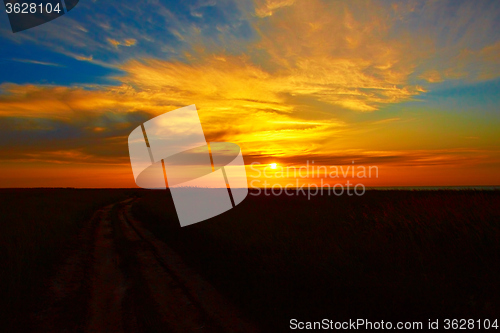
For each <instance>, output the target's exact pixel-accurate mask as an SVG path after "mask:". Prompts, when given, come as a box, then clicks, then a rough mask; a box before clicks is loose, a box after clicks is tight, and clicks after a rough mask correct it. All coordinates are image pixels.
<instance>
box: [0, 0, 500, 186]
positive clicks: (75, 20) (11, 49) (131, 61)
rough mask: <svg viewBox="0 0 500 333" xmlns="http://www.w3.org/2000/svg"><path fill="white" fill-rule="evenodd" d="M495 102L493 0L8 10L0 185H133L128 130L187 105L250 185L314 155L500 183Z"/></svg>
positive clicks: (435, 182) (1, 41) (336, 162)
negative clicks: (227, 145) (37, 16)
mask: <svg viewBox="0 0 500 333" xmlns="http://www.w3.org/2000/svg"><path fill="white" fill-rule="evenodd" d="M499 92H500V2H499V1H495V0H492V1H477V2H476V1H457V0H449V1H436V0H429V1H412V0H405V1H385V0H384V1H356V0H354V1H334V0H307V1H305V0H241V1H228V0H199V1H198V0H197V1H179V0H176V1H157V0H156V1H155V0H152V1H97V0H95V1H89V0H82V1H80V2H79V4H78V5H77V7H75V8H74V9H73V10H71V11H70V12H68V13H67V14H66V15H63V16H62V17H60V18H58V19H56V20H53V21H51V22H48V23H46V24H43V25H40V26H38V27H34V28H32V29H29V30H25V31H21V32H18V33H13V32H12V31H11V28H10V26H9V21H8V18H7V15H6V14H2V15H0V187H136V185H135V182H134V177H133V174H132V169H131V165H130V159H129V154H128V146H127V137H128V135H129V134H130V132H131V131H132V130H133V129H134V128H136V127H137V126H139V125H140V124H141V123H143V122H145V121H147V120H149V119H151V118H153V117H155V116H158V115H160V114H163V113H165V112H168V111H172V110H175V109H178V108H180V107H183V106H187V105H191V104H195V105H196V107H197V109H198V114H199V117H200V120H201V123H202V127H203V130H204V132H205V137H206V140H207V141H208V142H217V141H228V142H234V143H237V144H238V145H239V146H240V147H241V150H242V153H243V157H244V161H245V164H246V165H247V174H248V176H249V179H250V180H252V179H259V180H262V176H261V177H260V178H259V176H258V173H259V172H258V171H257V170H260V171H263V170H264V169H266V170H268V171H269V172H268V173H267V174H268V175H271V177H270V178H271V180H270V182H271V183H273V182H277V183H285V182H289V181H290V179H285V178H284V177H279V176H276V175H275V174H273V172H277V171H279V170H280V169H282V170H283V169H284V168H290V167H294V168H299V167H301V166H304V165H309V164H312V161H314V164H315V165H318V166H319V165H321V166H327V167H328V168H330V167H340V166H343V167H346V168H347V167H348V166H353V167H354V166H356V167H362V166H366V167H368V166H376V167H377V168H378V176H377V177H371V178H363V179H361V180H359V179H358V180H357V182H358V183H359V182H362V183H363V184H364V185H366V186H455V185H456V186H478V185H500V175H499V172H498V171H499V170H500V135H499V133H500V132H499V128H500V109H499V106H500V93H499ZM252 163H260V165H256V164H254V166H253V167H250V165H251V164H252ZM271 163H276V164H277V166H278V168H277V169H274V170H270V169H269V165H270V164H271ZM306 178H307V179H308V180H307V183H317V184H319V183H320V178H324V179H323V181H324V182H326V183H332V182H333V183H338V182H340V183H342V182H345V181H346V179H347V178H344V177H338V178H335V177H331V176H330V175H328V176H327V175H322V176H318V175H317V174H316V175H312V174H310V175H308V177H306ZM304 182H305V180H304Z"/></svg>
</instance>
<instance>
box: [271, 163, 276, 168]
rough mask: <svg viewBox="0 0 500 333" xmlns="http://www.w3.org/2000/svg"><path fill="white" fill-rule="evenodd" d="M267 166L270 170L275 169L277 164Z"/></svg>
mask: <svg viewBox="0 0 500 333" xmlns="http://www.w3.org/2000/svg"><path fill="white" fill-rule="evenodd" d="M269 166H270V167H271V169H276V166H277V164H276V163H271V164H269Z"/></svg>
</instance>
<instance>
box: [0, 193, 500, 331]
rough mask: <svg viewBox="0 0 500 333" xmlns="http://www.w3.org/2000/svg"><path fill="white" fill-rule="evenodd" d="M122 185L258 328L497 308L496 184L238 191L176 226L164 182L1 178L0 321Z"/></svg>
mask: <svg viewBox="0 0 500 333" xmlns="http://www.w3.org/2000/svg"><path fill="white" fill-rule="evenodd" d="M128 196H136V197H139V198H140V200H139V201H138V203H136V204H134V205H133V206H132V213H133V214H134V215H135V217H136V218H137V219H138V220H140V221H142V223H143V224H144V225H145V226H146V227H147V228H149V229H150V230H151V231H152V232H153V233H154V235H155V236H156V237H158V238H159V239H161V240H163V241H164V242H166V243H167V244H168V245H169V246H170V247H171V248H173V249H174V250H175V251H176V252H177V253H178V254H179V255H180V256H181V257H182V258H183V259H184V260H185V262H186V263H187V264H188V265H189V266H191V267H192V268H194V269H195V270H196V271H198V272H199V273H200V275H202V276H203V277H204V278H206V279H207V280H208V281H210V282H211V283H212V284H213V285H214V286H215V288H216V289H217V290H218V291H219V292H221V293H222V294H224V295H225V296H226V297H227V298H229V299H230V300H231V301H233V303H234V304H236V305H237V306H238V307H240V308H241V309H242V310H243V312H244V313H246V314H247V315H248V316H249V317H250V318H251V319H252V320H253V321H254V322H255V323H257V324H258V325H259V326H261V327H262V328H263V331H265V332H267V331H273V332H276V331H287V330H288V327H289V321H290V319H292V318H296V319H298V320H301V321H312V320H321V319H323V318H329V319H332V320H337V321H341V320H345V319H347V320H348V319H353V320H355V319H357V318H364V319H368V320H371V321H381V320H384V321H388V320H412V321H413V320H422V321H424V323H426V322H427V319H437V318H457V319H460V318H472V319H480V318H489V319H496V318H498V317H499V314H500V304H499V299H500V288H499V281H500V192H498V191H465V190H461V191H375V190H373V191H367V193H366V194H365V195H364V196H362V197H356V196H352V197H349V196H341V197H336V196H330V197H327V196H324V197H321V196H316V197H311V200H310V201H308V200H307V197H303V196H294V197H287V196H280V197H273V196H269V197H267V196H264V195H260V196H252V195H249V196H248V197H247V199H245V201H243V202H242V203H241V204H240V205H239V206H237V207H236V208H234V209H233V210H231V211H228V212H227V213H225V214H222V215H220V216H218V217H215V218H213V219H211V220H208V221H204V222H201V223H198V224H195V225H192V226H188V227H184V228H180V226H179V224H178V221H177V217H176V213H175V209H174V206H173V203H172V201H171V198H170V195H169V192H168V191H147V190H74V189H54V190H49V189H33V190H7V189H6V190H0V209H1V224H0V251H1V253H2V256H1V259H0V263H1V267H2V273H1V274H2V275H1V277H0V280H1V281H0V282H1V283H2V296H1V300H0V302H1V308H2V311H1V312H2V316H3V318H2V327H7V328H9V327H10V329H8V330H7V331H22V330H23V328H27V327H30V323H29V322H30V318H31V315H32V313H33V312H36V311H38V310H40V308H43V306H44V302H45V301H46V300H45V297H46V296H47V288H48V287H47V286H48V281H50V279H51V277H52V275H53V272H54V270H55V268H56V267H58V265H60V264H61V263H62V262H63V261H64V259H65V258H66V257H67V256H68V255H69V254H70V253H71V252H72V251H75V249H76V248H78V246H79V238H78V232H79V230H80V229H81V228H82V227H84V226H85V222H86V221H88V220H89V219H90V217H91V216H92V213H93V212H94V211H95V210H96V209H97V208H99V207H102V206H104V205H106V204H108V203H111V202H116V201H119V200H123V199H124V198H126V197H128ZM5 325H7V326H5ZM9 325H10V326H9Z"/></svg>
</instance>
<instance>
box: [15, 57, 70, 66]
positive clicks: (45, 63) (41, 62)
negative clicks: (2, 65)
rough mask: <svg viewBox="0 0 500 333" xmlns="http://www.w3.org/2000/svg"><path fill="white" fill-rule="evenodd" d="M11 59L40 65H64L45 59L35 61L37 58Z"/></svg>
mask: <svg viewBox="0 0 500 333" xmlns="http://www.w3.org/2000/svg"><path fill="white" fill-rule="evenodd" d="M12 61H17V62H23V63H26V64H34V65H42V66H53V67H65V66H63V65H60V64H56V63H53V62H45V61H37V60H29V59H12Z"/></svg>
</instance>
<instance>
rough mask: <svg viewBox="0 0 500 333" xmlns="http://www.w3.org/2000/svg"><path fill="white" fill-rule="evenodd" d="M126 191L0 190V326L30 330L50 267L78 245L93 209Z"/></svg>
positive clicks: (124, 195) (54, 265)
mask: <svg viewBox="0 0 500 333" xmlns="http://www.w3.org/2000/svg"><path fill="white" fill-rule="evenodd" d="M129 193H131V192H130V191H127V190H98V189H96V190H94V189H91V190H86V189H0V253H1V256H0V267H1V272H0V285H1V286H2V288H1V292H0V304H1V305H0V308H1V309H2V310H1V311H0V324H1V326H0V327H2V328H4V329H2V330H3V331H5V332H19V331H24V330H28V329H30V315H31V314H32V313H34V312H35V311H38V310H39V309H40V308H41V307H42V306H43V303H44V302H45V299H44V296H46V295H45V292H46V289H47V285H48V282H49V279H50V278H51V277H52V276H53V273H54V271H55V268H56V267H58V266H59V265H60V264H61V263H62V262H63V261H64V259H65V258H66V257H67V256H68V255H69V254H70V253H71V252H73V251H75V250H76V248H77V247H79V246H80V245H81V244H79V243H80V239H79V237H78V233H79V231H80V229H81V228H82V227H83V226H84V225H85V223H86V222H87V221H88V220H89V219H90V217H91V216H92V214H93V213H94V211H95V210H96V209H98V208H100V207H102V206H104V205H106V204H109V203H112V202H115V201H117V200H121V199H124V198H126V197H127V195H128V194H129Z"/></svg>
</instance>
